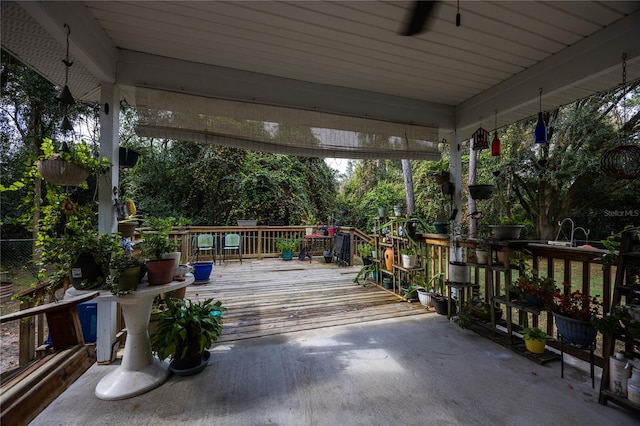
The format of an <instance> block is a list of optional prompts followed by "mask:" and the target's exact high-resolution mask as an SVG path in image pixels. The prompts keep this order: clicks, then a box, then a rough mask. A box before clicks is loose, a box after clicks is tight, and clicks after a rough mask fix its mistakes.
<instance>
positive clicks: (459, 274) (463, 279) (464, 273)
mask: <svg viewBox="0 0 640 426" xmlns="http://www.w3.org/2000/svg"><path fill="white" fill-rule="evenodd" d="M449 281H451V282H454V283H468V282H470V281H471V269H470V268H469V265H467V264H466V263H464V262H451V263H449Z"/></svg>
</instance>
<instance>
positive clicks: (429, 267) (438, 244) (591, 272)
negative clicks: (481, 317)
mask: <svg viewBox="0 0 640 426" xmlns="http://www.w3.org/2000/svg"><path fill="white" fill-rule="evenodd" d="M305 228H306V227H305V226H249V227H240V226H224V227H221V226H197V227H190V228H189V229H186V230H179V229H176V230H174V232H173V233H172V234H171V235H172V238H174V239H180V247H181V253H182V259H181V260H182V262H183V263H186V262H189V261H193V260H195V255H196V253H195V247H196V246H195V244H194V241H195V239H196V238H197V236H198V235H200V234H211V235H213V236H214V238H215V241H216V243H217V244H218V248H219V247H220V244H221V241H222V239H223V237H224V235H226V234H228V233H237V234H240V235H241V236H242V247H243V257H244V258H247V259H251V258H254V259H264V258H271V257H278V256H280V252H279V251H278V250H277V248H276V245H275V241H276V239H277V238H300V239H303V237H304V235H305ZM339 231H340V232H344V233H348V234H349V235H350V238H351V244H350V248H351V253H350V261H351V263H352V264H353V260H354V259H355V257H356V256H355V255H356V254H357V253H356V248H357V245H358V244H360V243H361V242H366V241H369V239H370V238H369V236H368V235H367V234H365V233H363V232H361V231H359V230H357V229H355V228H349V227H343V228H341V229H340V230H339ZM136 239H139V235H138V234H136V236H135V237H134V241H135V240H136ZM461 245H462V246H463V247H466V250H468V251H470V250H472V248H473V247H474V246H475V242H473V241H466V242H464V244H461ZM521 245H522V244H521ZM422 247H423V256H424V259H425V262H426V264H425V271H426V275H427V278H430V277H432V276H433V275H434V274H437V273H440V272H444V273H445V274H446V273H447V265H448V259H449V250H448V248H449V240H448V238H446V237H443V236H436V235H424V236H423V243H422ZM522 247H523V248H524V249H526V250H527V251H529V252H530V253H531V254H532V255H533V260H532V264H531V266H532V267H533V268H535V269H538V270H539V271H541V273H542V274H544V275H549V276H552V277H554V278H555V279H556V282H558V285H560V283H561V282H562V281H567V282H569V283H571V285H572V290H574V289H576V288H579V289H580V290H581V291H583V292H585V293H590V292H591V291H592V289H597V290H598V291H597V294H599V295H601V296H602V298H603V302H604V307H605V312H606V310H607V309H608V306H609V305H610V300H611V294H612V277H613V276H614V275H613V274H614V273H615V268H608V269H607V270H605V271H602V261H600V260H596V258H597V257H598V256H599V255H600V254H601V253H602V250H585V249H579V248H570V247H558V246H550V245H543V244H536V243H524V244H523V245H522ZM300 248H302V245H301V247H300ZM216 256H219V251H218V253H217V254H216ZM199 259H200V260H211V254H203V255H202V256H200V257H199ZM612 269H613V270H612ZM509 273H511V274H514V276H513V277H514V278H513V279H514V280H515V278H516V277H517V271H515V270H513V271H509ZM45 289H46V287H45V286H44V285H41V286H38V287H34V288H31V289H29V290H26V291H23V292H22V293H21V294H20V296H21V299H22V300H24V301H25V302H23V303H22V304H21V309H25V308H28V307H31V306H35V305H37V304H41V303H43V302H46V301H49V300H47V297H48V296H47V292H46V291H45ZM49 290H50V289H49ZM541 316H546V317H547V318H546V328H547V332H548V333H549V334H552V335H554V334H555V333H554V332H553V331H554V326H553V317H552V316H551V315H550V314H543V315H541ZM514 318H517V316H514ZM45 338H46V336H45V328H44V325H43V320H42V319H40V320H33V321H31V322H29V323H25V324H21V332H20V364H21V365H23V364H25V363H27V362H29V361H30V360H33V359H34V357H35V349H36V342H39V343H38V344H40V343H41V342H42V341H43V340H44V339H45ZM568 352H569V353H572V355H575V356H577V357H578V358H581V359H583V360H587V359H588V354H586V353H584V351H572V350H571V349H569V350H568ZM596 363H597V364H598V365H602V363H603V357H602V352H601V347H600V346H599V348H598V351H597V353H596Z"/></svg>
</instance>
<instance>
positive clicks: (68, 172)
mask: <svg viewBox="0 0 640 426" xmlns="http://www.w3.org/2000/svg"><path fill="white" fill-rule="evenodd" d="M41 149H42V152H43V155H42V156H41V158H40V159H39V160H38V163H37V166H36V167H37V169H38V173H39V174H40V176H42V178H43V179H44V180H45V181H47V182H49V183H50V184H52V185H60V186H79V185H81V184H82V183H83V182H84V181H86V180H87V177H89V175H90V174H92V173H94V174H99V173H104V172H106V171H107V170H109V168H110V167H111V162H110V161H109V160H108V159H107V158H105V157H103V158H94V157H93V156H92V154H91V148H90V147H89V145H87V144H86V143H84V142H81V143H77V144H73V145H71V146H69V145H68V144H67V143H66V142H63V143H62V145H61V146H60V149H59V150H58V152H55V150H54V147H53V141H51V139H46V138H45V139H44V140H43V141H42V144H41Z"/></svg>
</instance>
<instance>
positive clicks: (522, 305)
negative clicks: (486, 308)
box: [493, 297, 544, 315]
mask: <svg viewBox="0 0 640 426" xmlns="http://www.w3.org/2000/svg"><path fill="white" fill-rule="evenodd" d="M493 301H494V302H496V303H501V304H503V305H506V306H509V307H511V308H516V309H519V310H521V311H525V312H529V313H531V314H535V315H540V313H541V312H542V311H544V308H536V307H535V306H531V305H529V304H528V303H526V302H521V301H518V300H507V299H504V298H502V297H494V298H493Z"/></svg>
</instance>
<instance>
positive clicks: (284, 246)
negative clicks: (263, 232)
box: [276, 238, 302, 252]
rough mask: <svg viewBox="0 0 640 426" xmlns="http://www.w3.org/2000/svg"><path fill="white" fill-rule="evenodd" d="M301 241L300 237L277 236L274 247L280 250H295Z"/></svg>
mask: <svg viewBox="0 0 640 426" xmlns="http://www.w3.org/2000/svg"><path fill="white" fill-rule="evenodd" d="M301 242H302V240H301V239H300V238H277V239H276V247H277V249H278V250H280V251H281V252H286V251H295V250H296V249H297V248H298V246H299V245H300V243H301Z"/></svg>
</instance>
